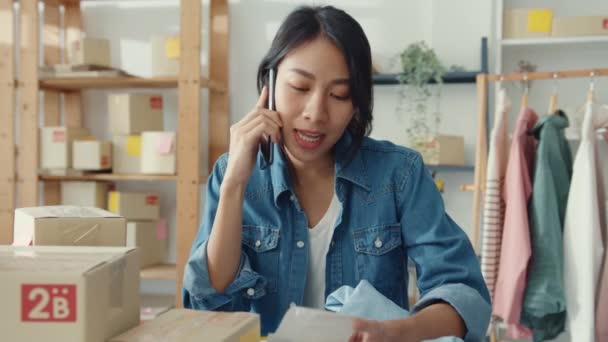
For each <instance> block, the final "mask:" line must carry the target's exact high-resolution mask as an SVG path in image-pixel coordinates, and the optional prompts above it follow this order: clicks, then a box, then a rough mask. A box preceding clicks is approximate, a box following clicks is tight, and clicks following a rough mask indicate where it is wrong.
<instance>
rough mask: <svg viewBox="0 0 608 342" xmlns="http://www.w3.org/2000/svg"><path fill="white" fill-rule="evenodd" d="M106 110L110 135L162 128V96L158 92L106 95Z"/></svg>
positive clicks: (130, 133)
mask: <svg viewBox="0 0 608 342" xmlns="http://www.w3.org/2000/svg"><path fill="white" fill-rule="evenodd" d="M108 111H109V113H110V133H111V134H112V135H132V134H140V133H141V132H143V131H162V130H163V97H162V95H160V94H138V93H123V94H112V95H110V96H109V97H108Z"/></svg>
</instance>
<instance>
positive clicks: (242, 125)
mask: <svg viewBox="0 0 608 342" xmlns="http://www.w3.org/2000/svg"><path fill="white" fill-rule="evenodd" d="M371 65H372V64H371V52H370V46H369V43H368V41H367V38H366V36H365V33H364V32H363V30H362V28H361V26H360V25H359V24H358V23H357V22H356V21H355V20H354V19H353V18H352V17H350V16H349V15H348V14H346V13H345V12H343V11H341V10H338V9H336V8H333V7H301V8H298V9H297V10H295V11H294V12H292V13H291V14H290V15H289V16H288V17H287V18H286V20H285V21H284V22H283V24H282V25H281V27H280V28H279V30H278V32H277V35H276V37H275V38H274V40H273V42H272V46H271V47H270V50H269V51H268V53H267V54H266V56H265V57H264V59H263V60H262V62H261V64H260V67H259V69H258V80H257V83H258V89H259V90H260V96H259V99H258V100H257V103H256V105H255V106H254V107H253V109H252V110H251V111H250V112H249V113H248V114H247V115H245V117H244V118H243V119H242V120H241V121H239V122H238V123H236V124H234V125H233V126H232V127H231V129H230V151H229V154H226V155H224V156H222V157H220V158H219V159H218V161H217V162H216V164H215V167H214V169H213V172H212V174H211V175H210V177H209V183H208V186H207V197H206V203H205V211H204V215H203V222H202V225H201V228H200V231H199V233H198V236H197V238H196V240H195V241H194V244H193V246H192V251H191V256H190V259H189V261H188V263H187V265H186V269H185V275H184V289H183V300H184V306H185V307H187V308H194V309H204V310H221V311H253V312H257V313H259V314H260V315H261V322H262V333H263V334H264V335H266V334H268V333H270V332H273V331H275V330H276V328H277V326H278V324H279V323H280V320H281V318H282V317H283V315H284V313H285V312H286V311H287V309H288V307H289V305H290V304H291V303H295V304H297V305H304V306H310V307H315V308H323V307H324V303H325V299H326V297H327V295H328V294H330V293H332V292H333V291H335V290H336V289H338V288H339V287H341V286H342V285H350V286H352V287H356V286H357V284H358V283H359V282H360V281H361V280H363V279H366V280H367V281H369V282H370V283H371V284H372V285H373V286H374V287H375V288H376V289H377V290H378V291H379V292H381V293H382V294H383V295H384V296H386V297H387V298H389V299H390V300H392V301H393V302H395V303H396V304H398V305H399V306H401V307H403V308H406V309H407V308H408V297H407V287H408V274H407V260H408V257H409V258H411V259H412V260H413V262H414V263H415V264H416V269H417V273H418V284H417V285H418V288H419V290H420V291H421V294H422V298H421V300H420V302H419V303H418V304H417V305H416V306H415V307H414V308H413V310H412V312H413V315H412V316H411V317H409V318H403V319H398V320H394V321H382V322H379V321H366V320H359V321H356V322H355V324H354V327H353V336H352V338H351V340H353V341H359V340H360V341H420V340H424V339H431V338H434V337H440V336H458V337H461V338H465V340H467V341H478V340H481V339H482V337H483V336H484V335H485V331H486V328H487V324H488V322H489V318H490V304H489V295H488V291H487V289H486V287H485V284H484V281H483V279H482V276H481V272H480V267H479V264H478V261H477V257H476V255H475V253H474V251H473V249H472V247H471V244H470V243H469V241H468V239H467V237H466V235H465V233H464V232H463V231H462V230H461V229H460V227H458V225H457V224H456V223H454V221H452V219H451V218H450V217H449V216H448V215H447V214H446V213H445V209H444V206H443V202H442V199H441V196H440V194H439V192H438V191H437V188H436V187H435V184H434V182H433V180H432V178H431V176H430V175H429V173H428V171H427V170H426V169H425V167H424V164H423V162H422V159H421V157H420V155H419V154H418V153H416V152H414V151H412V150H410V149H407V148H405V147H400V146H396V145H394V144H391V143H389V142H384V141H377V140H373V139H371V138H368V137H367V135H368V134H369V132H370V130H371V122H372V107H373V101H372V86H373V85H372V71H371ZM271 69H274V70H276V82H275V83H276V93H275V100H276V111H271V110H268V109H266V106H267V101H268V93H269V91H268V88H267V87H266V84H267V81H268V73H269V70H271ZM264 136H269V137H271V139H272V141H273V142H275V145H274V162H273V163H272V164H271V165H270V166H269V167H263V166H264V161H263V158H262V154H261V153H259V152H258V151H259V144H260V141H261V140H262V139H263V137H264Z"/></svg>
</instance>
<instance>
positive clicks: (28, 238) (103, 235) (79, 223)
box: [13, 205, 127, 246]
mask: <svg viewBox="0 0 608 342" xmlns="http://www.w3.org/2000/svg"><path fill="white" fill-rule="evenodd" d="M126 230H127V227H126V220H125V218H123V217H121V216H118V215H116V214H113V213H110V212H108V211H105V210H102V209H99V208H93V207H78V206H69V205H64V206H48V207H31V208H19V209H16V210H15V221H14V226H13V245H15V246H30V245H35V246H43V245H46V246H125V244H126V235H127V234H126Z"/></svg>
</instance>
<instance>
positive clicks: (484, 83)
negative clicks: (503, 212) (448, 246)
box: [460, 69, 608, 342]
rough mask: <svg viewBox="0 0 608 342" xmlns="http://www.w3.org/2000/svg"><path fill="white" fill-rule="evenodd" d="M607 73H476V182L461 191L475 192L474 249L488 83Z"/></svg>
mask: <svg viewBox="0 0 608 342" xmlns="http://www.w3.org/2000/svg"><path fill="white" fill-rule="evenodd" d="M598 76H608V69H582V70H561V71H542V72H526V73H506V74H478V75H477V99H478V103H477V107H478V115H477V118H478V120H477V150H476V153H475V176H474V180H473V182H474V183H473V184H467V185H462V186H461V187H460V188H461V190H462V191H472V192H473V220H472V222H473V227H472V228H473V232H472V243H473V247H474V248H475V251H476V252H477V253H480V250H479V235H480V233H479V231H480V214H481V213H480V210H481V200H482V195H483V192H484V191H485V184H486V168H487V163H488V161H487V157H488V131H487V117H488V112H489V110H488V103H487V95H488V84H489V83H490V82H502V81H531V80H555V79H563V78H583V77H589V78H591V80H592V81H593V78H594V77H598ZM495 331H496V330H495V329H492V334H491V335H490V340H491V341H492V342H495V341H497V339H496V334H495Z"/></svg>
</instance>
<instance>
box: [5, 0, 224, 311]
mask: <svg viewBox="0 0 608 342" xmlns="http://www.w3.org/2000/svg"><path fill="white" fill-rule="evenodd" d="M84 1H86V0H20V1H19V14H18V16H19V17H20V32H22V34H21V36H20V37H19V38H18V39H19V41H18V42H9V43H10V44H8V45H7V44H0V58H2V63H0V122H2V125H0V165H2V167H1V168H0V244H7V243H10V242H11V241H12V226H13V211H14V209H15V207H17V206H18V207H26V206H37V205H40V202H39V199H40V198H42V199H43V203H44V204H49V205H50V204H58V203H59V199H60V193H59V191H60V181H66V180H74V181H76V180H99V181H107V180H110V181H111V180H128V181H135V180H137V181H175V182H176V188H177V203H176V209H177V210H176V211H177V222H176V227H177V228H176V229H177V239H176V240H177V241H176V244H177V246H176V247H177V248H176V250H177V258H176V259H177V260H176V263H175V264H163V265H158V266H154V267H150V268H146V269H144V270H142V271H141V276H142V278H146V279H148V278H155V279H170V280H175V282H176V293H175V303H176V306H178V307H179V306H181V287H182V278H183V269H184V264H185V263H186V261H187V259H188V256H189V251H190V247H191V245H192V242H193V240H194V237H195V235H196V233H197V231H198V225H199V222H198V220H199V216H200V213H199V211H200V210H199V204H200V198H199V193H200V184H201V183H203V182H205V181H206V174H207V170H201V148H202V146H201V142H200V141H201V134H202V132H201V130H200V126H201V125H200V124H201V115H200V114H201V106H202V104H201V88H207V89H208V90H209V102H208V103H207V106H208V110H209V120H208V122H207V125H206V127H207V133H208V135H209V146H208V148H209V154H208V156H209V160H208V161H209V167H212V165H213V163H214V161H215V160H216V159H217V158H218V157H219V156H220V155H221V154H222V153H224V152H226V151H227V149H228V142H229V127H230V116H229V98H228V93H227V89H228V46H229V41H228V39H229V36H228V29H229V13H228V0H211V2H210V10H209V18H205V20H210V23H209V28H210V31H209V35H208V37H205V39H209V78H202V77H201V65H200V57H201V56H200V54H201V44H200V42H201V32H202V27H201V21H202V20H203V18H201V12H202V11H201V6H202V1H191V0H180V33H179V37H180V57H179V58H180V60H179V62H180V72H179V75H177V77H159V78H151V79H143V78H137V77H126V76H125V77H105V78H84V79H83V78H60V79H40V78H39V75H38V70H39V56H40V55H41V54H42V55H43V64H44V65H55V64H61V63H66V62H67V63H69V61H62V60H61V55H62V53H61V52H62V50H65V53H64V54H65V55H66V56H69V55H70V54H69V53H68V51H67V48H63V47H62V42H63V46H66V47H69V46H71V45H72V43H73V42H75V41H77V40H79V39H80V37H81V35H82V34H83V31H84V30H83V22H82V15H81V8H80V5H81V2H84ZM41 2H43V3H44V5H45V6H44V11H43V14H42V16H43V18H40V14H39V10H38V8H39V4H40V3H41ZM12 8H13V0H0V14H2V18H3V20H2V21H0V30H1V31H2V32H4V33H5V34H6V36H7V37H12V36H13V34H12V33H13V32H14V26H15V25H14V23H15V22H16V20H15V18H14V16H13V10H12ZM62 12H63V20H61V13H62ZM5 14H6V15H5ZM4 18H8V20H4ZM40 19H42V20H40ZM39 22H43V23H44V24H43V25H44V30H41V29H40V27H39ZM23 32H26V33H27V34H23ZM61 33H62V34H63V36H62V37H60V34H61ZM40 46H43V48H42V49H40V48H39V47H40ZM16 48H18V49H19V51H18V52H19V60H20V63H19V64H20V65H19V70H18V75H19V77H15V73H14V59H13V51H14V49H16ZM15 78H17V79H18V81H15ZM127 88H177V92H178V115H177V132H179V134H178V138H177V143H176V153H177V172H176V175H142V174H137V175H130V174H107V173H106V174H104V173H94V174H81V175H67V176H50V175H40V174H39V172H38V167H39V148H38V144H39V137H38V129H39V125H38V112H39V108H40V107H42V109H43V110H42V112H43V113H44V115H43V125H44V126H58V125H60V123H61V122H62V120H61V118H62V116H63V124H64V125H66V126H70V127H81V126H82V124H83V113H82V100H81V91H82V90H87V89H127ZM15 90H16V92H18V98H19V103H18V107H17V108H18V111H17V112H18V113H17V118H18V120H19V129H20V131H19V135H18V136H19V141H18V144H17V145H18V146H19V148H18V150H17V152H18V153H16V150H15V144H14V137H15V136H16V132H15V128H14V127H15V125H14V122H15V121H14V120H15V115H14V111H13V109H14V102H13V101H14V99H15V98H16V96H15V93H16V92H15ZM39 91H44V102H42V103H39V97H38V94H39ZM62 97H63V109H64V111H63V113H62V112H61V110H60V108H61V107H60V103H61V98H62ZM17 155H18V158H17V157H16V156H17ZM16 160H17V162H15V161H16ZM17 163H18V166H19V167H18V169H19V174H18V175H15V170H16V169H17V168H16V166H17V165H16V164H17ZM39 181H42V182H43V185H44V186H43V188H42V194H40V193H39V192H40V191H39V187H38V182H39ZM40 195H42V196H40ZM15 198H19V203H16V202H15Z"/></svg>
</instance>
